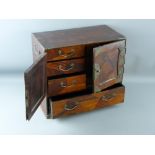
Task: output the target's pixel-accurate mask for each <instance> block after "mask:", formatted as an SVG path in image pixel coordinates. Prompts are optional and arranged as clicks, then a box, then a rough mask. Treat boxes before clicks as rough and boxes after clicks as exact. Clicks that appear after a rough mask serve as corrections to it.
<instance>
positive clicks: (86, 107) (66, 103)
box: [50, 86, 125, 118]
mask: <svg viewBox="0 0 155 155" xmlns="http://www.w3.org/2000/svg"><path fill="white" fill-rule="evenodd" d="M124 92H125V88H124V86H119V87H117V88H113V89H109V90H105V91H102V92H100V93H93V94H88V95H83V96H79V97H73V98H70V99H64V100H58V101H52V100H50V105H51V115H52V116H53V118H56V117H60V116H67V115H71V114H77V113H81V112H87V111H91V110H94V109H98V108H102V107H105V106H111V105H114V104H117V103H121V102H123V101H124Z"/></svg>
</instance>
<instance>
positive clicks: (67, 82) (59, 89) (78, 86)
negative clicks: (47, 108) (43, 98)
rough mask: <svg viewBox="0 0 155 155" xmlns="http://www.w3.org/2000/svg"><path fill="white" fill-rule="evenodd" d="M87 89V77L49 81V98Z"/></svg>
mask: <svg viewBox="0 0 155 155" xmlns="http://www.w3.org/2000/svg"><path fill="white" fill-rule="evenodd" d="M84 89H86V75H85V74H84V75H77V76H72V77H67V78H59V79H53V80H49V81H48V96H56V95H61V94H66V93H70V92H76V91H80V90H84Z"/></svg>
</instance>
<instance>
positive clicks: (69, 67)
mask: <svg viewBox="0 0 155 155" xmlns="http://www.w3.org/2000/svg"><path fill="white" fill-rule="evenodd" d="M73 67H74V64H73V63H71V64H70V65H69V66H68V67H67V68H66V69H63V68H62V65H59V67H58V68H59V70H61V71H63V72H66V71H70V70H71V69H73Z"/></svg>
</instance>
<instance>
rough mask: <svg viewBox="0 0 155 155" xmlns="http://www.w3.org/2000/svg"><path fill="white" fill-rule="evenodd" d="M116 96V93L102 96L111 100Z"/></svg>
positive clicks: (103, 98) (106, 99)
mask: <svg viewBox="0 0 155 155" xmlns="http://www.w3.org/2000/svg"><path fill="white" fill-rule="evenodd" d="M114 97H116V94H106V95H104V96H103V97H102V100H103V101H109V100H111V99H113V98H114Z"/></svg>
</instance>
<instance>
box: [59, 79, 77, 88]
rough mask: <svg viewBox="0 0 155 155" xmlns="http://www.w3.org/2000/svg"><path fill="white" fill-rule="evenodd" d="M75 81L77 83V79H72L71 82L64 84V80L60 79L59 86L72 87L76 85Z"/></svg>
mask: <svg viewBox="0 0 155 155" xmlns="http://www.w3.org/2000/svg"><path fill="white" fill-rule="evenodd" d="M76 83H77V81H76V80H74V81H72V84H70V85H67V84H64V82H63V81H62V82H60V86H61V87H63V88H66V87H73V86H75V85H76Z"/></svg>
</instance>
